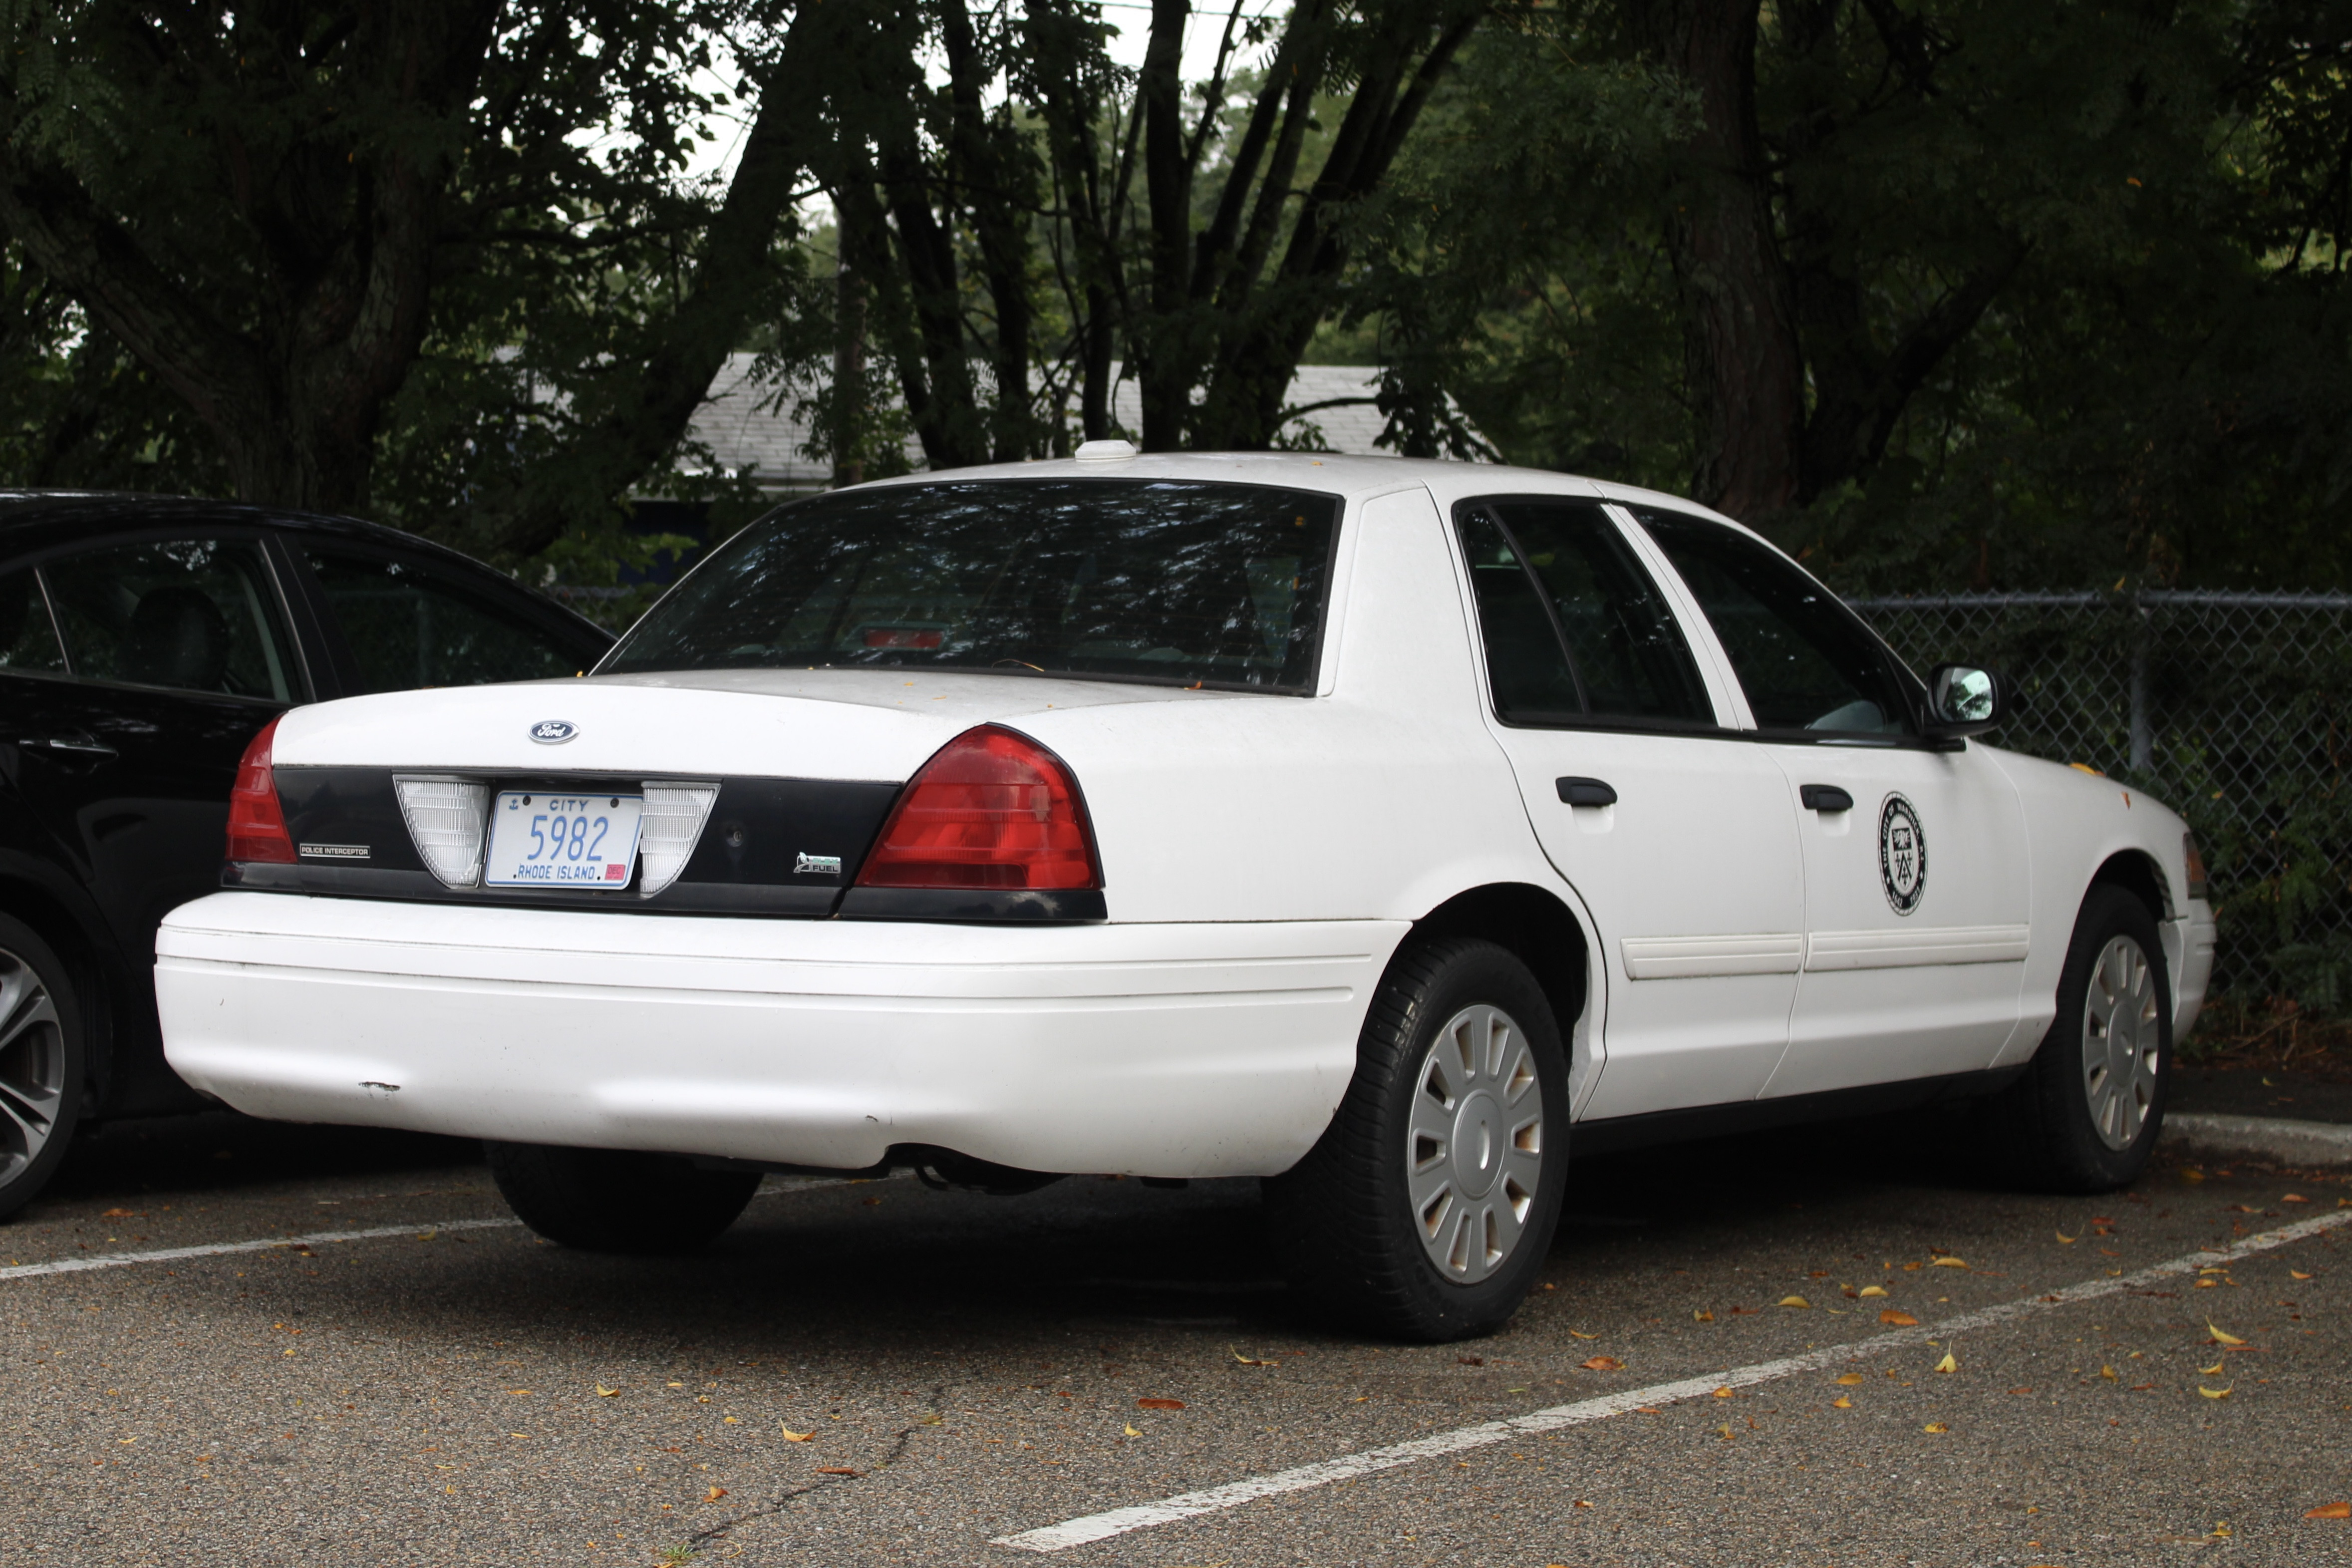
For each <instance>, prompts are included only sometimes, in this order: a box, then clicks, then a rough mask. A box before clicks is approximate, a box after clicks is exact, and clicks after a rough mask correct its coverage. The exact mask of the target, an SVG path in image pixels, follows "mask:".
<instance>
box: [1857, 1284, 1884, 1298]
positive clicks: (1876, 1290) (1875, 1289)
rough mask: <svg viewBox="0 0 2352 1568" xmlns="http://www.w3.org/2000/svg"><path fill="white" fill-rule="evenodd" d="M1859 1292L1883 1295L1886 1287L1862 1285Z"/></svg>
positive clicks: (1869, 1294) (1868, 1294)
mask: <svg viewBox="0 0 2352 1568" xmlns="http://www.w3.org/2000/svg"><path fill="white" fill-rule="evenodd" d="M1860 1293H1861V1294H1863V1295H1864V1296H1884V1295H1885V1294H1886V1287H1885V1286H1884V1285H1864V1287H1863V1288H1862V1290H1861V1292H1860Z"/></svg>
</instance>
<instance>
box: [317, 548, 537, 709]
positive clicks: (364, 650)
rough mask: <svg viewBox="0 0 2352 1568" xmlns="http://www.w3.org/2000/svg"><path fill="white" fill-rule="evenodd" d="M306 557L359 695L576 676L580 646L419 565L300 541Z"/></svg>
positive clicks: (451, 575) (452, 576) (450, 576)
mask: <svg viewBox="0 0 2352 1568" xmlns="http://www.w3.org/2000/svg"><path fill="white" fill-rule="evenodd" d="M300 548H301V551H302V554H303V557H304V559H305V560H306V561H307V562H308V563H310V571H311V573H312V574H313V575H314V576H316V577H317V579H318V581H319V586H320V590H321V591H322V592H323V593H324V594H325V595H326V597H327V605H328V607H329V609H330V610H331V612H332V614H333V616H334V618H335V622H336V624H337V625H338V626H340V627H341V630H342V634H343V640H344V641H345V642H346V643H347V644H348V645H349V646H350V647H351V650H352V657H353V658H355V659H356V660H357V661H358V664H359V676H360V686H359V690H361V691H405V690H410V689H415V688H417V687H425V686H482V685H487V684H488V683H490V682H492V681H500V680H542V679H549V678H551V677H555V676H564V675H576V674H578V673H579V672H580V668H581V665H582V660H581V658H580V654H579V652H578V650H577V649H575V648H573V647H570V646H568V645H567V644H566V643H564V642H563V641H562V639H561V638H559V637H557V636H556V635H555V634H554V633H553V632H551V631H550V630H549V629H547V628H546V627H544V626H538V625H534V624H533V623H532V622H531V621H530V619H528V618H527V617H525V616H520V615H518V614H516V613H515V612H514V611H512V610H510V609H509V608H507V607H505V606H503V605H496V604H493V603H491V602H490V600H489V599H488V596H487V595H481V594H478V593H474V592H472V591H470V590H469V589H468V587H467V585H466V584H462V583H460V582H459V581H457V576H456V574H454V573H446V572H443V571H440V570H438V569H437V568H436V567H434V566H432V565H429V564H426V563H422V562H417V561H413V560H404V559H399V558H396V557H394V556H389V555H378V554H375V553H374V552H370V551H361V550H347V549H341V548H338V547H336V546H333V545H321V544H313V543H305V544H303V545H302V546H301V547H300Z"/></svg>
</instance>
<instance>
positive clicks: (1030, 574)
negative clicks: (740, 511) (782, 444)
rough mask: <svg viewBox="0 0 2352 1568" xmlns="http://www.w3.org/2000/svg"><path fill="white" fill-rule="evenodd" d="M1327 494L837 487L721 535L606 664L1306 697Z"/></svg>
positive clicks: (1128, 486)
mask: <svg viewBox="0 0 2352 1568" xmlns="http://www.w3.org/2000/svg"><path fill="white" fill-rule="evenodd" d="M1338 525H1339V500H1338V498H1336V497H1334V496H1328V495H1319V494H1316V493H1313V492H1310V491H1306V490H1288V489H1273V488H1270V487H1265V486H1259V485H1237V484H1195V483H1191V482H1185V481H1178V480H1173V479H1145V480H1131V479H1127V480H1121V479H989V480H980V481H947V482H940V483H929V484H911V485H894V486H888V487H885V488H879V489H856V490H845V491H841V492H839V493H836V494H833V495H825V496H820V497H816V498H814V499H812V500H804V501H798V502H795V503H793V505H791V506H788V507H785V508H783V509H782V510H778V511H776V512H774V513H772V514H771V515H770V516H769V517H768V518H766V519H765V520H763V521H760V522H756V523H753V524H752V525H751V527H750V528H747V529H745V530H744V531H742V532H740V533H739V534H737V535H736V536H735V537H734V538H733V539H731V540H729V541H728V542H726V543H725V544H724V545H721V546H720V547H719V549H718V550H717V551H714V552H712V553H711V555H710V556H709V559H707V560H706V561H705V562H704V563H702V564H701V565H700V566H698V567H697V568H696V569H695V571H694V574H693V575H691V576H689V577H688V579H687V580H686V581H685V582H684V583H682V584H679V585H678V586H677V589H676V590H674V591H673V592H672V593H671V594H670V595H668V596H667V597H666V598H664V599H663V600H662V601H661V602H660V603H659V604H657V605H655V606H654V607H653V608H652V609H651V610H649V611H648V612H646V617H645V619H644V620H642V621H639V622H638V623H637V625H636V626H635V629H634V630H632V631H631V632H630V633H629V635H628V636H627V637H625V639H623V641H622V643H621V645H620V647H618V648H617V649H615V650H614V654H613V656H612V658H610V659H608V660H607V661H606V662H605V664H604V666H603V668H604V669H606V670H616V671H617V670H662V669H751V668H762V667H766V668H775V667H779V666H782V667H787V668H790V667H799V666H809V667H814V666H819V665H822V666H824V667H826V668H836V667H844V666H848V667H855V666H860V665H890V666H905V667H911V668H924V669H938V668H961V669H988V670H999V671H1003V672H1005V673H1008V674H1020V673H1022V672H1023V671H1033V672H1035V673H1039V674H1053V675H1063V674H1072V675H1088V676H1096V677H1100V678H1107V679H1131V680H1150V681H1166V682H1172V683H1179V684H1182V685H1186V686H1192V685H1206V686H1217V687H1234V688H1244V689H1267V690H1278V691H1293V692H1298V691H1307V690H1311V689H1313V688H1314V684H1315V661H1316V653H1317V647H1318V638H1319V636H1320V634H1321V631H1322V625H1323V599H1324V584H1325V581H1326V579H1327V578H1328V575H1329V573H1328V563H1329V561H1330V556H1331V544H1332V540H1333V538H1334V536H1335V535H1336V533H1337V531H1338Z"/></svg>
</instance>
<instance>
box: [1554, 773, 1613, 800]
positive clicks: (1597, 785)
mask: <svg viewBox="0 0 2352 1568" xmlns="http://www.w3.org/2000/svg"><path fill="white" fill-rule="evenodd" d="M1559 798H1560V799H1561V800H1562V801H1563V802H1565V803H1566V804H1568V805H1616V804H1617V792H1616V791H1615V790H1613V789H1612V788H1610V787H1609V785H1608V784H1605V783H1603V782H1602V781H1601V780H1600V779H1562V780H1560V781H1559Z"/></svg>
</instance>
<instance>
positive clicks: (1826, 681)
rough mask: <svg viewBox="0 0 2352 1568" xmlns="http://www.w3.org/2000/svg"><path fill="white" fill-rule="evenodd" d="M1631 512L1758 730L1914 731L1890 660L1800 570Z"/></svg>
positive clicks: (1762, 547)
mask: <svg viewBox="0 0 2352 1568" xmlns="http://www.w3.org/2000/svg"><path fill="white" fill-rule="evenodd" d="M1633 516H1634V517H1635V518H1636V519H1637V520H1639V521H1640V522H1641V524H1642V526H1643V528H1644V529H1646V530H1647V531H1649V535H1650V537H1651V538H1652V539H1654V540H1655V541H1656V542H1657V544H1658V548H1659V549H1661V550H1663V551H1664V552H1666V558H1667V559H1668V560H1669V561H1672V562H1673V563H1674V566H1675V572H1677V573H1679V574H1681V576H1682V580H1683V582H1684V584H1685V585H1687V586H1688V587H1689V589H1690V591H1691V596H1692V597H1694V598H1696V600H1697V601H1698V603H1699V608H1700V609H1702V610H1704V611H1706V618H1707V620H1708V622H1709V623H1710V624H1711V625H1713V626H1714V627H1715V635H1716V638H1717V641H1719V642H1720V643H1722V645H1723V651H1724V653H1725V655H1726V656H1727V658H1730V660H1731V668H1732V670H1733V671H1734V673H1736V674H1737V675H1738V677H1739V686H1740V689H1741V690H1743V691H1745V692H1746V693H1747V695H1748V709H1749V710H1750V711H1752V712H1753V713H1754V714H1755V715H1756V726H1757V728H1758V729H1759V730H1804V731H1815V732H1817V733H1836V734H1864V735H1908V734H1912V733H1915V732H1916V731H1915V730H1914V727H1913V724H1912V721H1911V704H1910V702H1909V700H1908V699H1907V698H1906V693H1905V691H1904V689H1903V683H1902V681H1901V680H1900V679H1899V678H1898V677H1897V675H1896V673H1895V662H1894V659H1893V658H1892V657H1891V656H1890V655H1889V654H1888V653H1887V652H1886V650H1885V647H1882V646H1881V645H1880V644H1879V641H1878V639H1877V638H1875V637H1872V636H1871V635H1870V633H1869V632H1868V631H1867V630H1865V629H1864V627H1863V626H1862V624H1861V623H1860V622H1859V621H1857V620H1855V619H1854V617H1853V614H1852V613H1851V612H1849V611H1848V610H1847V609H1846V608H1845V606H1843V605H1840V604H1839V603H1838V602H1837V599H1836V597H1835V595H1832V594H1831V593H1830V591H1829V590H1828V589H1826V588H1824V587H1822V585H1821V584H1818V583H1816V582H1814V581H1813V580H1812V579H1811V577H1809V576H1807V575H1806V574H1805V573H1804V571H1803V570H1802V569H1801V568H1800V567H1798V566H1796V565H1793V564H1792V563H1790V561H1789V560H1788V559H1787V558H1786V557H1785V556H1783V555H1781V554H1780V552H1778V551H1776V550H1774V549H1772V548H1771V546H1769V545H1767V544H1763V543H1760V542H1758V541H1756V540H1753V539H1750V538H1748V536H1747V535H1746V534H1743V533H1741V532H1739V531H1738V530H1736V529H1730V528H1726V527H1724V526H1723V525H1722V524H1721V523H1718V522H1709V521H1706V519H1704V518H1696V517H1691V516H1688V515H1686V514H1685V513H1682V512H1675V511H1665V510H1660V509H1658V508H1655V507H1635V508H1633Z"/></svg>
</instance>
